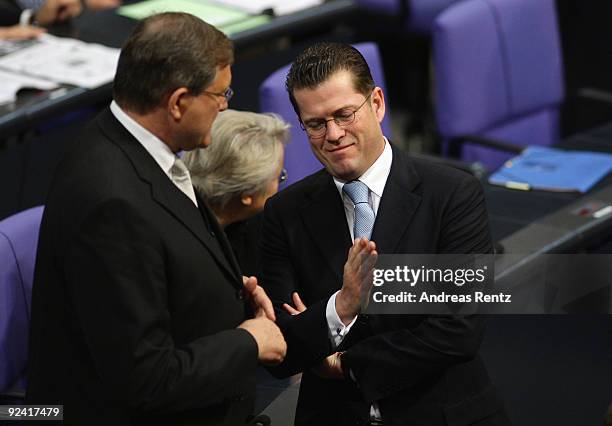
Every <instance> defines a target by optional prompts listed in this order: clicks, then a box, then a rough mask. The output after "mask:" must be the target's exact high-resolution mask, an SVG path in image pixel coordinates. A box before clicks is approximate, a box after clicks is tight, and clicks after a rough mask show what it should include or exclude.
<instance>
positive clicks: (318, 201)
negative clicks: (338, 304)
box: [300, 172, 351, 283]
mask: <svg viewBox="0 0 612 426" xmlns="http://www.w3.org/2000/svg"><path fill="white" fill-rule="evenodd" d="M300 211H301V215H302V220H303V222H304V225H305V227H306V229H307V231H308V233H309V234H310V235H311V237H312V239H313V241H314V242H315V244H316V246H317V249H318V250H319V252H320V253H322V254H323V258H324V259H325V261H326V262H327V264H328V266H329V267H330V268H331V269H332V271H333V272H334V275H336V277H337V278H338V282H340V283H341V282H342V271H343V269H344V263H345V262H346V258H347V255H348V250H349V248H350V247H351V234H350V232H349V229H348V225H347V223H346V214H345V213H344V206H343V204H342V199H341V198H340V195H339V194H338V190H337V188H336V185H335V184H334V181H333V178H332V177H331V175H329V174H328V173H327V172H320V174H319V179H318V180H317V182H316V183H315V185H314V188H313V190H312V191H311V192H310V193H308V194H307V195H306V203H305V205H304V206H303V207H302V209H300Z"/></svg>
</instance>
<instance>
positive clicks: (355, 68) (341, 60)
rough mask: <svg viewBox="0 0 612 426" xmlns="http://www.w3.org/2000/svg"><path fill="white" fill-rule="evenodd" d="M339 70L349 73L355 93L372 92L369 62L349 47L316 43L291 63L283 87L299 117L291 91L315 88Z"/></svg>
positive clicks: (339, 44) (348, 45)
mask: <svg viewBox="0 0 612 426" xmlns="http://www.w3.org/2000/svg"><path fill="white" fill-rule="evenodd" d="M339 71H348V72H350V73H351V75H352V76H353V85H354V88H355V90H356V91H357V92H359V93H361V94H363V95H365V96H367V95H369V94H370V92H372V90H374V87H375V85H374V79H373V78H372V74H371V72H370V67H369V66H368V63H367V62H366V60H365V59H364V57H363V56H362V55H361V53H360V52H359V51H358V50H357V49H355V48H354V47H353V46H351V45H350V44H344V43H330V42H322V43H316V44H314V45H312V46H310V47H308V48H306V50H304V51H303V52H302V53H301V54H300V55H299V56H298V57H297V59H296V60H295V61H294V62H293V64H291V68H290V69H289V73H288V74H287V80H286V82H285V87H286V88H287V92H288V93H289V99H290V100H291V104H292V105H293V109H294V110H295V112H296V113H297V115H298V117H299V116H300V109H299V107H298V105H297V103H296V101H295V97H294V92H295V91H296V90H299V89H314V88H316V87H317V86H318V85H320V84H322V83H324V82H325V81H327V80H328V79H329V78H330V77H331V76H332V75H334V74H336V73H337V72H339Z"/></svg>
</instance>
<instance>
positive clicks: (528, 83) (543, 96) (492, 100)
mask: <svg viewBox="0 0 612 426" xmlns="http://www.w3.org/2000/svg"><path fill="white" fill-rule="evenodd" d="M361 3H363V4H366V3H368V4H370V5H374V4H375V3H381V4H382V6H385V5H387V6H389V5H393V6H395V7H396V8H397V4H398V2H397V1H383V2H379V1H375V0H370V1H365V0H362V1H361ZM412 3H415V4H418V2H412ZM451 3H452V4H451ZM430 6H431V7H432V9H429V10H428V15H427V14H426V15H427V16H429V20H427V19H423V20H422V21H420V22H421V25H422V28H423V29H424V28H425V27H428V28H430V30H431V35H432V42H433V65H434V76H435V87H434V89H433V90H434V92H435V111H436V118H437V125H438V132H439V134H440V137H441V139H442V153H443V155H445V156H451V157H455V158H460V159H462V160H463V161H465V162H480V163H482V164H483V165H484V166H485V167H486V168H487V169H488V170H494V169H496V168H498V167H499V166H501V165H502V164H503V163H504V161H506V160H507V159H508V158H509V157H511V156H512V155H516V153H518V152H520V151H521V150H522V148H523V147H525V146H526V145H552V144H554V143H556V142H557V141H558V138H559V107H560V104H561V102H562V101H563V98H564V91H563V65H562V58H561V47H560V41H559V30H558V24H557V16H556V9H555V4H554V1H553V0H537V1H534V0H461V1H449V0H447V1H437V2H432V4H430ZM444 6H449V7H447V8H446V9H445V10H444V11H443V12H442V13H440V14H439V15H437V17H436V18H435V20H433V17H432V15H433V14H434V12H437V11H439V10H440V9H442V8H443V7H444ZM389 9H390V10H393V8H391V6H389ZM434 9H435V10H434ZM356 47H357V49H358V50H360V51H361V53H362V54H363V55H364V57H365V58H366V60H367V61H368V63H369V65H370V68H371V69H372V74H373V78H374V80H375V82H376V83H377V84H378V85H379V86H380V87H382V88H383V90H384V89H385V87H386V84H385V80H384V72H383V67H382V62H381V59H380V55H379V52H378V48H377V47H376V45H374V44H373V43H362V44H358V45H356ZM397 52H398V54H401V49H397ZM288 70H289V66H285V67H283V68H281V69H279V70H277V71H276V72H274V73H273V74H272V75H270V76H269V77H268V78H267V79H266V80H265V81H264V82H263V83H262V85H261V86H260V89H259V97H260V107H261V111H264V112H274V113H277V114H279V115H280V116H281V117H282V118H283V119H284V120H286V121H288V122H289V123H291V125H292V126H293V127H292V134H291V136H292V138H291V141H292V143H291V144H289V145H288V146H287V149H286V154H285V165H286V169H287V170H288V171H289V176H290V183H291V182H294V181H296V180H299V179H301V178H302V177H304V176H307V175H308V174H310V173H312V172H313V171H315V170H317V169H318V168H320V165H319V163H318V162H317V160H316V159H315V158H314V157H313V156H312V155H311V154H310V151H309V145H308V143H307V138H306V135H305V134H304V133H303V132H302V131H301V130H300V127H299V123H298V121H297V118H296V116H295V112H294V111H293V108H292V106H291V104H290V102H289V100H288V99H287V94H286V92H285V77H286V75H287V72H288ZM385 94H386V95H387V108H388V107H389V102H388V97H389V92H388V91H385ZM393 95H396V94H395V93H394V94H393ZM397 95H398V96H401V94H397ZM389 116H390V114H387V115H386V118H385V121H384V122H383V124H382V125H383V130H384V132H385V134H386V135H391V132H390V122H389V119H388V117H389Z"/></svg>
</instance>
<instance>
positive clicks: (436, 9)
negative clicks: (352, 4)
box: [356, 0, 458, 34]
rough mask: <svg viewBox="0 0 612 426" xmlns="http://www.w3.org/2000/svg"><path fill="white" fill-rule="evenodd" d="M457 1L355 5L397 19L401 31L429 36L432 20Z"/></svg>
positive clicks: (383, 0) (366, 0)
mask: <svg viewBox="0 0 612 426" xmlns="http://www.w3.org/2000/svg"><path fill="white" fill-rule="evenodd" d="M457 1H458V0H357V2H356V3H357V5H359V6H360V7H362V8H363V9H366V10H368V11H372V12H375V13H378V14H382V15H386V16H389V17H397V18H398V19H399V25H400V26H401V28H402V29H404V30H406V31H409V32H414V33H419V34H429V33H430V32H431V28H432V26H433V22H434V19H435V18H436V16H437V15H438V14H439V13H440V12H442V11H443V10H444V9H446V8H447V7H449V6H450V5H451V4H453V3H455V2H457Z"/></svg>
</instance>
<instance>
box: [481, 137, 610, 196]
mask: <svg viewBox="0 0 612 426" xmlns="http://www.w3.org/2000/svg"><path fill="white" fill-rule="evenodd" d="M611 170H612V154H604V153H600V152H590V151H565V150H561V149H556V148H546V147H540V146H529V147H528V148H526V149H525V150H524V151H523V152H522V153H521V155H519V156H517V157H514V158H513V159H511V160H508V161H507V162H506V163H505V164H504V165H503V166H502V167H501V168H500V169H499V170H497V171H496V172H495V173H493V174H492V175H491V176H490V177H489V183H491V184H494V185H502V186H505V187H507V188H513V189H522V190H529V189H541V190H546V191H561V192H582V193H584V192H587V191H588V190H589V189H591V187H593V185H595V184H596V183H597V182H598V181H599V180H601V179H602V178H603V177H605V176H606V175H607V174H608V173H609V172H610V171H611Z"/></svg>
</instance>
